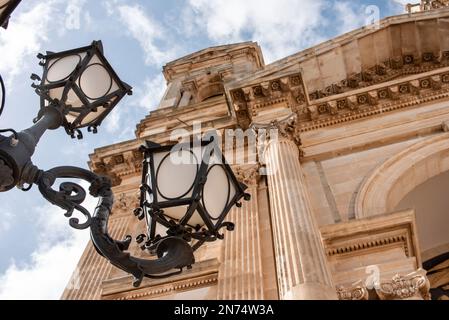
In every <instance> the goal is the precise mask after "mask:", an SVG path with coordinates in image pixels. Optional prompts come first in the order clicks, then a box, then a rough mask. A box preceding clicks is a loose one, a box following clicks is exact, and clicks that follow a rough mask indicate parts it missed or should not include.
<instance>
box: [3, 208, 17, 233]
mask: <svg viewBox="0 0 449 320" xmlns="http://www.w3.org/2000/svg"><path fill="white" fill-rule="evenodd" d="M0 210H1V212H0V234H3V233H6V232H8V231H9V230H10V229H11V227H12V224H13V222H14V220H15V219H14V215H13V214H12V213H11V212H9V211H5V210H4V209H0Z"/></svg>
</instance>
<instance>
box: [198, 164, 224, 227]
mask: <svg viewBox="0 0 449 320" xmlns="http://www.w3.org/2000/svg"><path fill="white" fill-rule="evenodd" d="M229 192H230V189H229V182H228V176H227V174H226V172H225V171H224V170H223V168H222V167H221V166H219V165H216V166H213V167H212V168H211V169H210V171H209V174H208V175H207V181H206V184H205V185H204V191H203V202H204V207H205V209H206V210H207V212H208V213H209V215H210V216H211V218H213V219H218V218H219V217H220V215H221V213H222V212H223V210H224V209H225V207H226V205H227V204H228V197H229Z"/></svg>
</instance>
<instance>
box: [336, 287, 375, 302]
mask: <svg viewBox="0 0 449 320" xmlns="http://www.w3.org/2000/svg"><path fill="white" fill-rule="evenodd" d="M337 296H338V299H339V300H368V299H369V292H368V289H367V288H366V287H365V286H363V285H361V284H360V285H355V286H352V287H348V288H345V287H339V288H338V289H337Z"/></svg>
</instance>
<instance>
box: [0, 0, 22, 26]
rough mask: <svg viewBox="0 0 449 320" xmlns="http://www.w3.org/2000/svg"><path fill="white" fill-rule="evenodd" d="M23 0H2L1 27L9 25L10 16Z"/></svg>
mask: <svg viewBox="0 0 449 320" xmlns="http://www.w3.org/2000/svg"><path fill="white" fill-rule="evenodd" d="M20 2H21V0H0V27H2V28H4V29H6V28H7V27H8V22H9V17H10V16H11V13H12V12H13V11H14V10H15V9H16V7H17V6H18V5H19V3H20Z"/></svg>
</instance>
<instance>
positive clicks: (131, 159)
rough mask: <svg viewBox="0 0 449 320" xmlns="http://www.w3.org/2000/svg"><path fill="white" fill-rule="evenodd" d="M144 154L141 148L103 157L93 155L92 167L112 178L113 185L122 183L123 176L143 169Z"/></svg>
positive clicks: (96, 171) (98, 172) (95, 170)
mask: <svg viewBox="0 0 449 320" xmlns="http://www.w3.org/2000/svg"><path fill="white" fill-rule="evenodd" d="M142 161H143V155H142V153H141V152H140V151H139V150H128V151H121V152H118V153H117V154H115V155H107V156H104V157H101V158H97V157H96V156H95V155H94V156H92V161H91V163H90V165H91V169H92V170H93V171H94V172H95V173H97V174H100V175H105V176H108V177H109V178H111V180H112V185H113V186H117V185H120V184H121V181H122V178H123V177H125V176H128V175H132V174H136V173H139V172H140V171H141V168H142Z"/></svg>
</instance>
